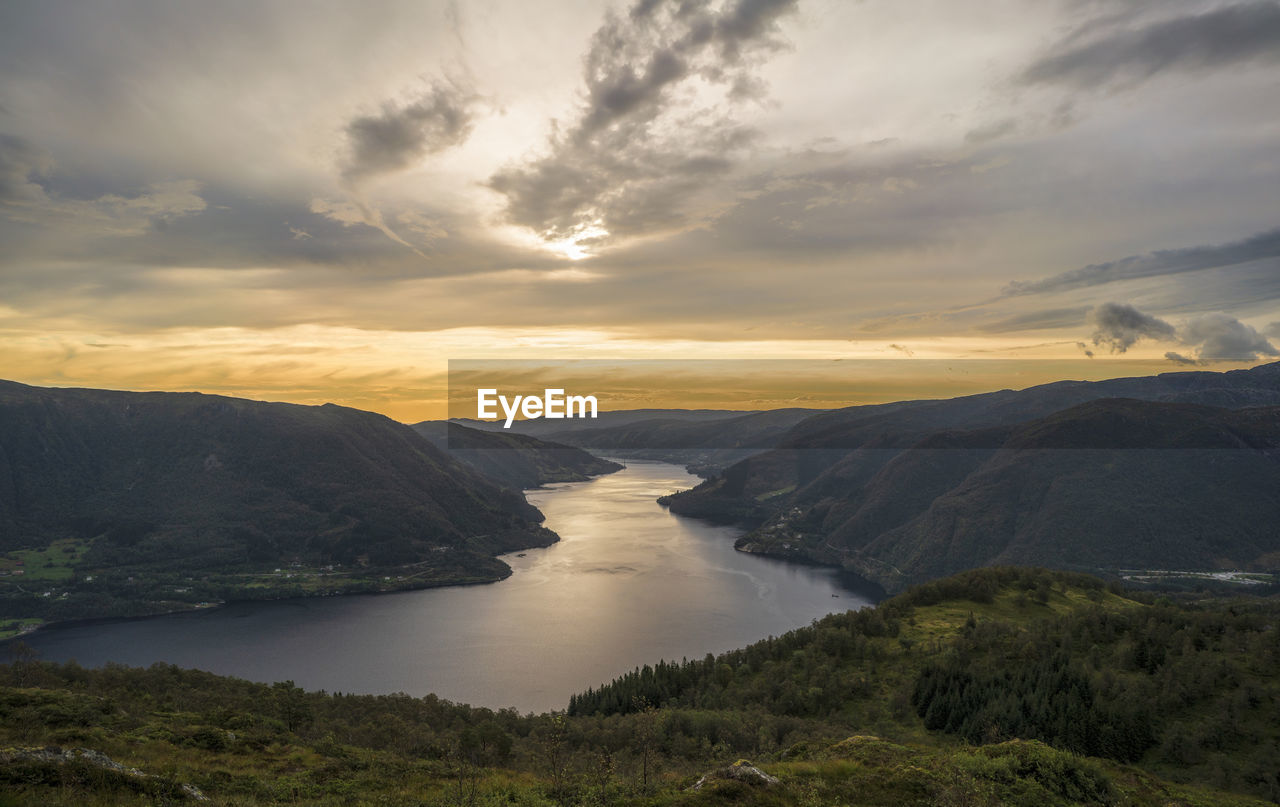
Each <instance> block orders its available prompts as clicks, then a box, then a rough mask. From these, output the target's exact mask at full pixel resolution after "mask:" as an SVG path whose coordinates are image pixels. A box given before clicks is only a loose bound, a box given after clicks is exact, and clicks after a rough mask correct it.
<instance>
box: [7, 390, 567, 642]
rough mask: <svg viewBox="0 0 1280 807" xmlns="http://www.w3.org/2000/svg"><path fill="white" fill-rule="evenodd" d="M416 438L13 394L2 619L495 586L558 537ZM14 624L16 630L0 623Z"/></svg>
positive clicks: (130, 399)
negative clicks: (524, 557) (509, 556)
mask: <svg viewBox="0 0 1280 807" xmlns="http://www.w3.org/2000/svg"><path fill="white" fill-rule="evenodd" d="M541 520H542V516H541V514H540V513H539V512H538V511H537V510H536V509H535V508H533V507H532V506H530V505H529V504H528V503H527V502H526V501H525V500H524V497H523V495H522V494H520V493H519V492H518V491H512V490H508V489H504V488H501V487H499V486H498V485H496V484H494V483H492V482H490V481H488V480H486V479H485V478H483V477H481V476H480V475H479V474H477V473H475V472H474V471H472V470H470V469H469V468H468V467H466V466H464V465H462V464H460V463H458V462H457V461H456V460H454V459H452V458H450V457H448V456H447V455H445V454H444V453H442V452H440V451H439V450H437V449H436V448H435V447H434V446H432V445H431V444H430V443H429V442H428V441H426V440H424V439H423V438H421V437H420V436H419V435H418V434H417V433H415V432H414V431H413V430H412V429H410V428H409V427H408V426H405V425H403V424H400V423H396V422H395V421H392V420H390V419H388V418H385V417H382V416H381V415H376V414H373V413H370V412H362V411H359V410H355V409H348V408H345V407H340V406H333V405H325V406H296V405H292V404H280V403H262V402H258V401H248V400H243V399H237V398H224V397H221V396H211V395H201V394H198V393H159V392H149V393H136V392H110V391H105V390H83V389H45V388H39V387H28V386H24V385H21V384H13V383H9V382H0V620H7V621H8V629H9V630H12V626H13V624H14V623H15V622H17V623H21V624H30V623H32V622H39V621H40V620H47V619H67V618H79V617H86V616H94V617H99V616H109V615H132V614H140V613H155V612H159V611H166V610H172V609H175V608H189V607H193V606H194V605H196V604H199V603H201V602H209V601H213V600H219V599H230V598H260V597H278V596H297V595H302V594H310V593H322V592H331V591H352V590H379V589H382V588H387V587H393V588H394V587H414V586H422V585H437V584H441V583H448V582H473V581H482V580H495V579H499V578H501V577H503V576H505V575H506V574H508V573H509V571H510V570H509V569H508V568H507V567H506V566H505V564H503V563H501V562H500V561H498V560H497V559H496V558H494V557H493V556H494V555H495V554H497V553H500V552H506V551H512V550H516V549H522V548H527V547H530V546H545V545H547V544H550V543H552V542H554V541H555V540H556V536H555V535H554V533H552V532H550V531H549V530H546V529H545V528H543V527H541V526H540V522H541ZM0 629H4V625H0Z"/></svg>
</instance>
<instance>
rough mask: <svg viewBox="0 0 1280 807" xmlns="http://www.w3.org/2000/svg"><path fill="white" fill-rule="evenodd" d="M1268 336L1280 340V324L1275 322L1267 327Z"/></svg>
mask: <svg viewBox="0 0 1280 807" xmlns="http://www.w3.org/2000/svg"><path fill="white" fill-rule="evenodd" d="M1265 332H1266V334H1267V336H1270V337H1271V338H1272V339H1280V322H1273V323H1271V324H1270V325H1268V326H1267V327H1266V331H1265Z"/></svg>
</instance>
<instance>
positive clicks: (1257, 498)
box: [663, 364, 1280, 590]
mask: <svg viewBox="0 0 1280 807" xmlns="http://www.w3.org/2000/svg"><path fill="white" fill-rule="evenodd" d="M1277 404H1280V364H1269V365H1263V366H1259V367H1255V368H1253V369H1251V370H1238V371H1231V372H1227V373H1211V372H1195V373H1168V374H1163V375H1159V376H1154V377H1148V378H1126V379H1116V380H1112V381H1103V382H1092V383H1091V382H1060V383H1056V384H1048V385H1044V386H1039V387H1032V388H1029V389H1026V390H1021V391H1011V390H1005V391H1001V392H995V393H989V394H985V395H975V396H968V397H964V398H954V399H948V400H941V401H911V402H903V403H899V404H888V405H881V406H868V407H851V408H848V409H842V410H835V411H831V412H826V413H821V414H817V415H814V416H812V417H809V418H806V419H805V420H803V421H801V422H800V423H798V424H796V425H795V426H793V427H792V428H791V429H790V430H789V431H788V432H787V434H785V435H783V436H781V437H780V438H778V441H777V444H778V447H777V448H775V449H772V450H769V451H765V452H763V453H758V454H756V455H754V456H751V457H749V458H747V459H745V460H743V461H741V462H739V463H737V464H735V465H732V466H730V467H728V468H727V469H725V470H724V471H723V472H721V473H719V474H718V475H716V476H714V477H713V478H711V479H708V480H707V481H706V482H704V483H703V484H701V485H699V486H698V487H696V488H694V489H693V490H690V491H686V492H682V493H678V494H675V495H673V496H670V497H666V498H664V500H663V501H664V503H666V504H668V505H669V506H670V507H671V509H672V510H673V511H674V512H677V513H681V514H684V515H691V516H698V517H703V518H711V519H716V520H721V521H738V522H743V523H746V524H747V525H749V526H751V527H753V528H754V529H753V530H752V532H751V533H749V534H748V535H746V536H744V537H743V538H742V539H740V541H739V546H740V548H742V549H746V550H748V551H755V552H763V553H768V554H777V555H783V556H787V557H794V558H801V559H807V560H813V561H818V562H823V563H834V564H840V565H842V566H844V567H846V568H848V569H849V570H851V571H855V572H857V573H859V574H861V575H863V576H865V577H867V578H869V579H871V580H874V581H876V582H878V583H880V584H882V585H884V586H885V587H886V588H888V589H890V590H897V589H900V588H902V587H903V586H905V585H908V584H910V583H913V582H919V581H922V580H926V579H930V578H933V577H938V576H942V575H945V574H950V573H953V572H956V571H959V570H962V569H966V568H972V567H975V566H982V565H989V564H994V563H1024V562H1025V563H1037V564H1048V565H1054V566H1058V567H1067V568H1078V569H1093V570H1109V571H1114V570H1117V569H1126V568H1140V569H1150V568H1161V569H1167V568H1169V567H1170V566H1175V567H1179V568H1196V569H1236V568H1238V569H1270V568H1274V567H1275V566H1278V565H1280V554H1277V553H1280V530H1278V529H1277V528H1276V526H1275V525H1276V524H1280V459H1278V458H1277V457H1278V455H1277V448H1280V446H1278V445H1277V435H1278V433H1280V429H1278V428H1277V423H1278V422H1280V408H1277Z"/></svg>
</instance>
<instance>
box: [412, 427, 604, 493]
mask: <svg viewBox="0 0 1280 807" xmlns="http://www.w3.org/2000/svg"><path fill="white" fill-rule="evenodd" d="M412 428H413V430H414V431H415V432H417V433H418V434H420V435H422V436H423V437H425V438H427V440H429V441H430V442H431V444H432V445H434V446H435V447H436V448H438V449H440V450H441V451H443V452H445V453H446V454H448V455H449V456H451V457H453V458H454V459H456V460H458V461H460V462H462V463H464V464H465V465H467V466H469V467H470V468H472V469H474V470H475V471H478V472H479V473H480V474H482V475H483V476H485V477H486V478H488V479H491V480H493V481H494V482H497V483H498V484H500V485H504V486H506V487H509V488H515V489H516V490H523V489H525V488H536V487H540V486H541V485H546V484H550V483H552V482H582V481H584V480H587V479H590V478H591V477H593V476H599V475H600V474H609V473H613V472H614V471H620V470H622V466H621V465H619V464H618V463H616V462H610V461H609V460H606V459H601V458H599V457H595V456H592V455H591V454H588V453H587V452H585V451H583V450H582V449H580V448H574V447H573V446H567V445H563V444H561V443H552V442H548V441H546V440H539V439H538V438H536V437H531V436H529V435H527V434H512V433H504V432H493V431H481V430H479V429H472V428H468V427H467V426H463V425H461V424H459V423H451V422H448V421H443V420H424V421H422V422H421V423H415V424H413V426H412Z"/></svg>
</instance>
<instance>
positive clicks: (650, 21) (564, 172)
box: [489, 0, 797, 240]
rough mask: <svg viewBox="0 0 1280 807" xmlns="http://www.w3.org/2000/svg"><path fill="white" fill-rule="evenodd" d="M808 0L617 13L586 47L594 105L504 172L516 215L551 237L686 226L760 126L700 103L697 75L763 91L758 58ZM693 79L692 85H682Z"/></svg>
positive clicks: (510, 211) (748, 93)
mask: <svg viewBox="0 0 1280 807" xmlns="http://www.w3.org/2000/svg"><path fill="white" fill-rule="evenodd" d="M796 2H797V0H732V1H731V2H727V3H725V4H723V5H721V6H718V7H715V6H713V5H712V4H711V3H710V2H707V0H683V2H676V1H675V0H667V2H662V0H640V2H638V3H636V4H635V5H634V6H633V7H632V8H631V11H630V13H629V14H628V15H627V16H626V17H625V18H622V17H617V16H613V17H611V18H610V19H609V20H608V21H607V22H606V23H605V24H604V25H603V26H602V27H601V28H600V29H599V30H598V31H597V32H596V34H595V36H594V38H593V40H592V43H591V47H590V49H589V50H588V52H587V55H586V57H585V59H584V81H585V85H586V91H585V105H584V107H583V108H582V110H581V112H580V114H579V116H578V118H577V120H576V121H575V122H573V123H572V124H571V125H570V126H568V127H567V128H565V129H563V130H560V129H558V128H557V130H556V131H555V132H554V133H553V134H552V136H551V139H550V142H549V147H550V148H549V153H548V154H547V155H546V156H544V157H542V158H541V159H538V160H535V161H533V162H532V163H529V164H526V165H522V166H516V167H512V168H509V169H506V170H503V171H500V172H498V173H497V174H496V175H494V176H493V177H492V178H491V179H490V181H489V186H490V187H491V188H493V189H494V190H496V191H498V192H499V193H501V194H503V195H505V196H506V197H507V217H508V219H509V220H510V221H511V222H512V223H514V224H518V225H522V226H526V227H529V228H530V229H532V230H534V231H535V232H537V233H538V234H539V235H540V236H542V237H543V238H545V239H548V240H559V239H564V238H580V237H584V236H585V237H592V234H593V233H594V237H596V238H601V237H605V236H602V232H607V233H608V234H609V236H613V237H616V236H619V235H626V234H631V233H639V232H646V231H653V230H655V229H666V228H670V227H675V226H679V225H680V224H681V223H683V222H684V220H685V218H686V216H687V215H688V212H687V211H686V210H685V208H684V206H685V204H686V202H687V201H688V200H689V198H690V197H691V196H693V195H695V194H696V193H697V191H699V190H700V189H702V188H704V187H705V186H706V184H707V183H708V182H709V181H711V180H713V179H715V178H717V177H720V176H722V175H724V174H725V173H726V172H727V171H729V170H730V169H731V168H732V167H733V165H734V164H735V163H736V162H737V161H738V160H739V159H740V158H741V156H742V154H743V153H744V151H745V149H746V148H747V146H748V145H750V143H751V142H752V141H753V139H754V136H755V133H754V131H753V130H752V129H751V128H749V127H747V126H743V125H740V124H738V123H736V122H735V121H734V120H733V119H732V118H731V117H730V116H728V115H727V114H725V113H723V112H715V111H713V110H711V109H710V108H695V107H694V106H691V104H690V97H691V96H692V94H693V92H694V88H692V87H689V86H688V85H690V84H691V83H692V81H693V80H694V79H700V80H701V81H703V82H705V83H707V84H710V85H716V86H721V87H724V88H726V97H727V98H728V100H729V101H730V102H733V101H736V100H741V99H746V98H758V97H759V96H760V95H761V94H762V93H763V86H762V84H761V82H760V81H759V80H758V79H757V78H756V77H755V76H753V75H752V73H751V70H752V68H753V67H755V66H756V65H757V64H758V63H759V61H760V59H761V58H762V57H763V56H764V55H765V54H768V53H769V52H772V51H774V50H777V49H778V48H779V47H781V46H782V43H781V41H780V39H779V35H778V30H777V21H778V19H779V18H780V17H781V16H783V15H784V14H786V13H788V12H790V11H792V10H793V9H794V8H795V6H796ZM682 90H688V91H687V92H682Z"/></svg>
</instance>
